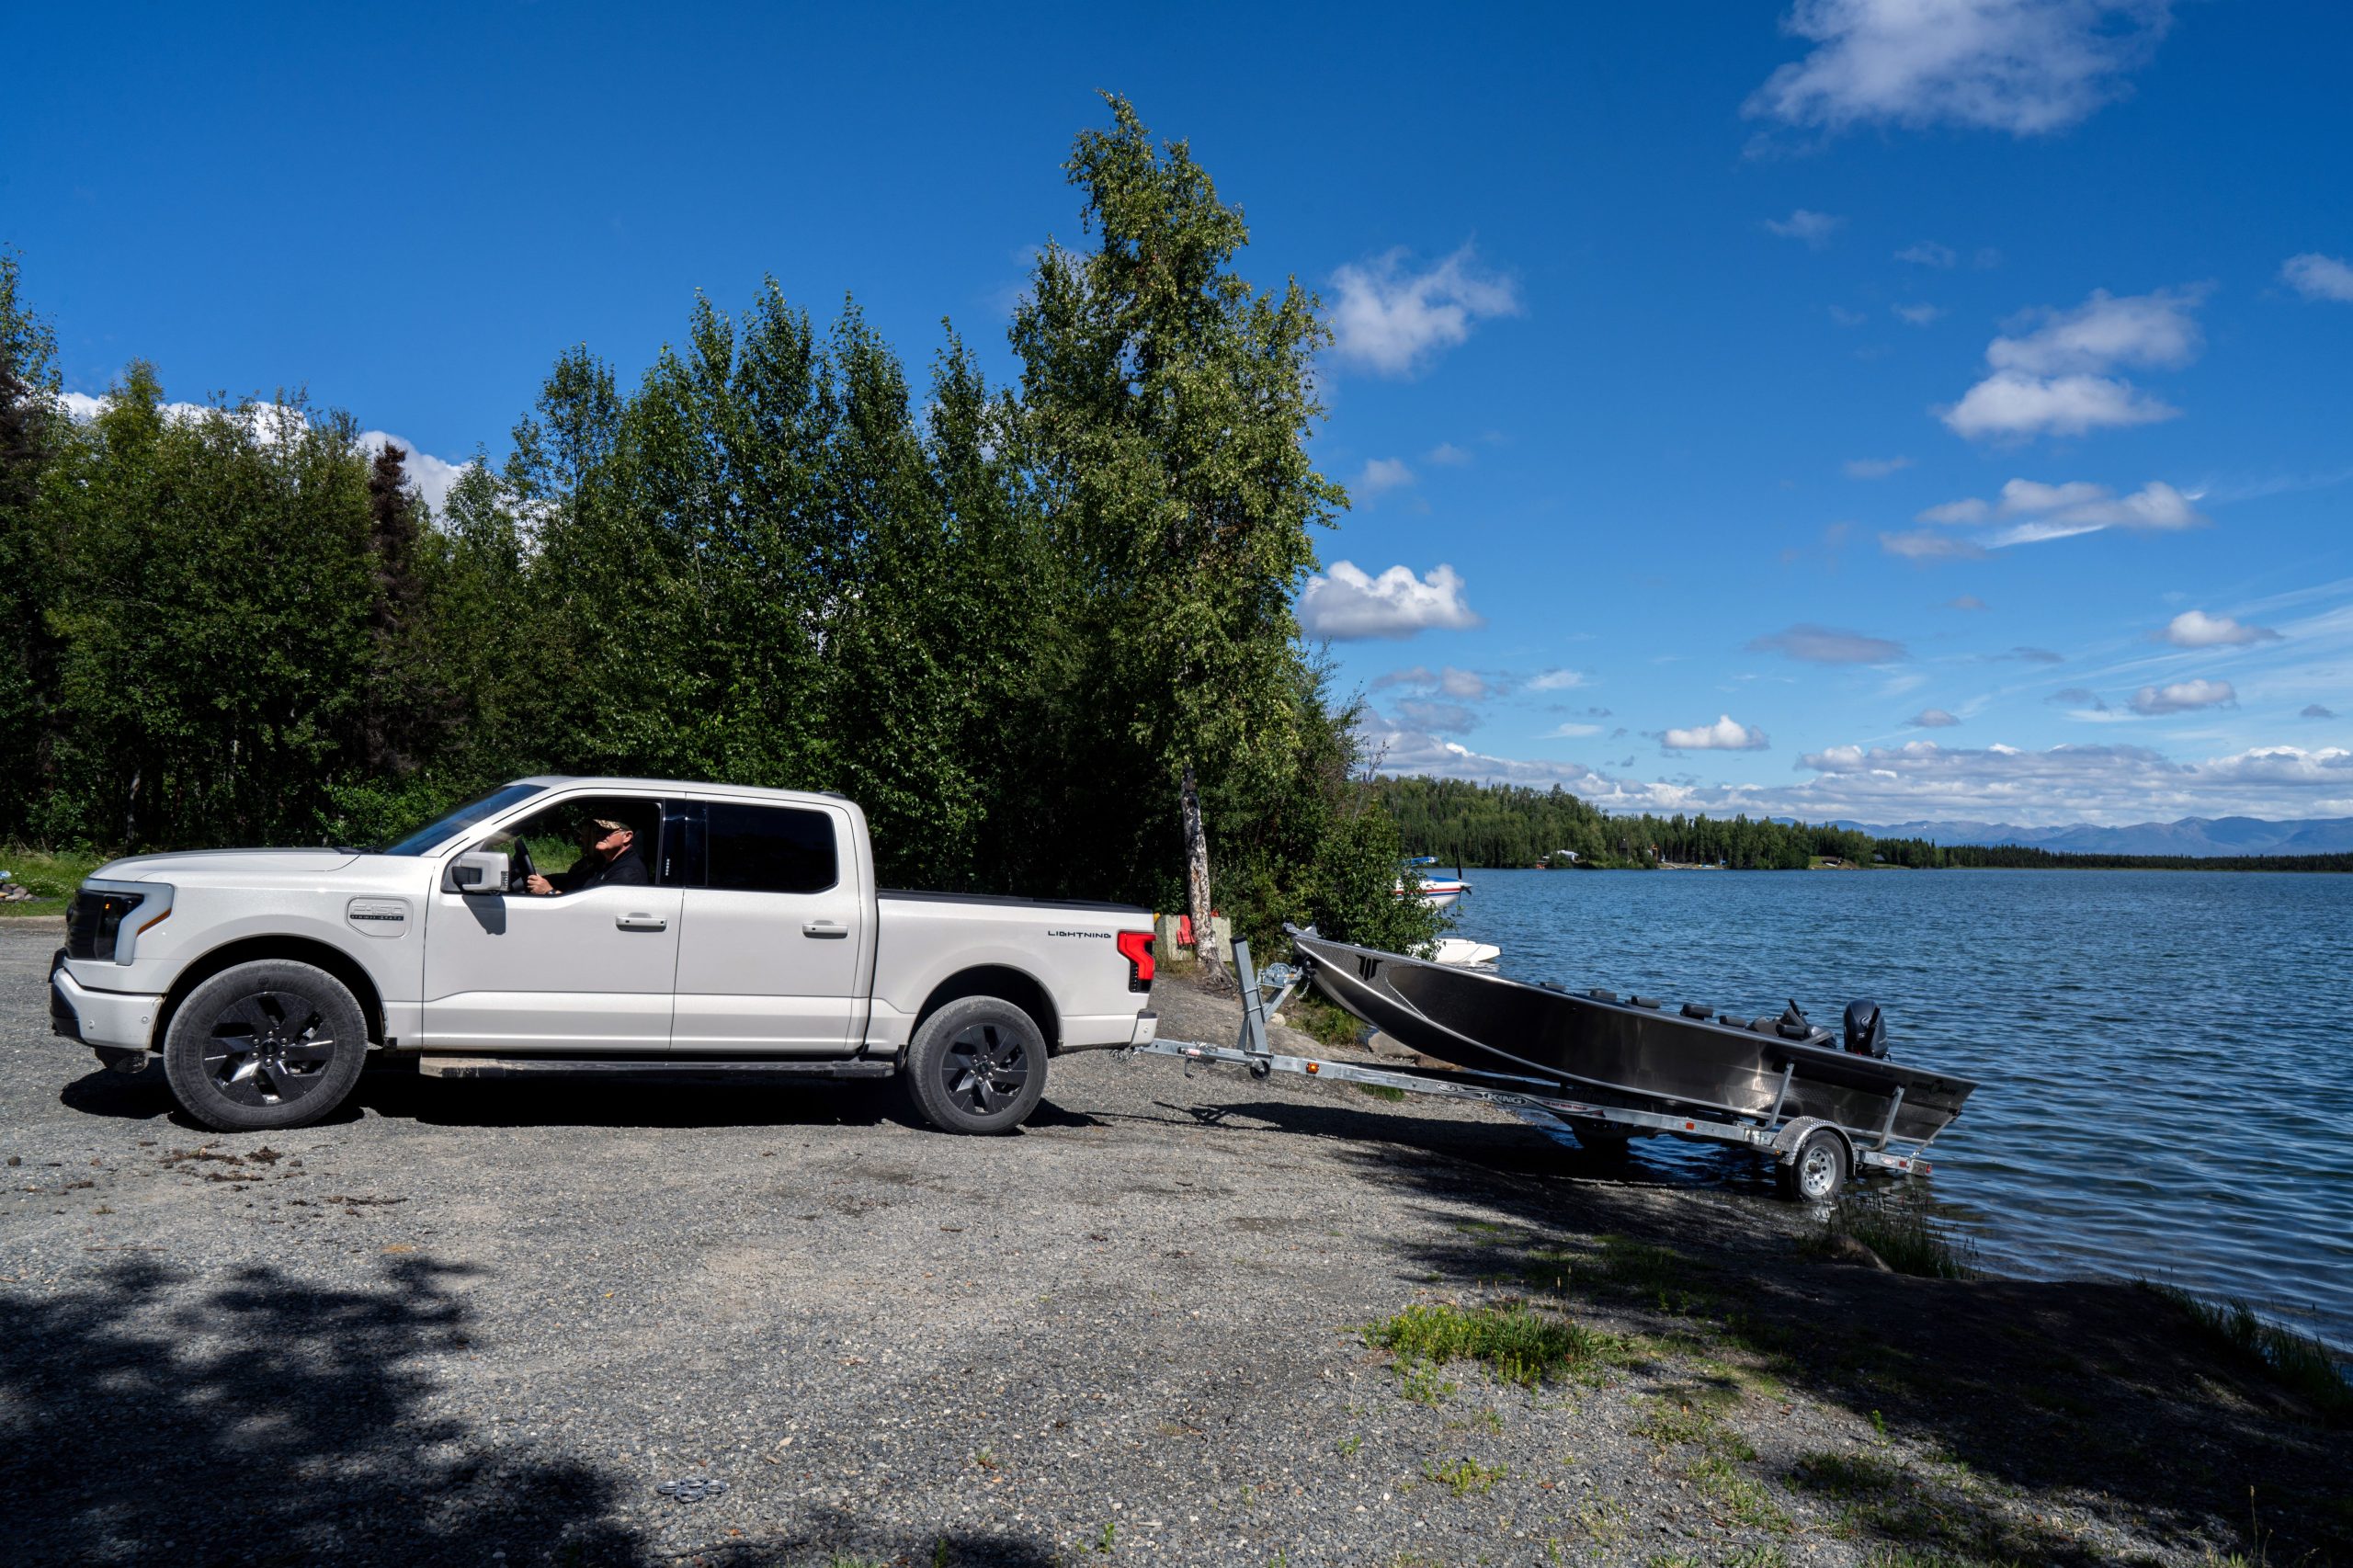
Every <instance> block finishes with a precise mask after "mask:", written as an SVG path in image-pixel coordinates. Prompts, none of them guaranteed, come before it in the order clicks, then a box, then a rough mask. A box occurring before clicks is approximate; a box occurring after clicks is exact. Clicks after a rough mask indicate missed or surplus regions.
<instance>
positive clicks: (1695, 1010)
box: [1683, 1002, 1715, 1019]
mask: <svg viewBox="0 0 2353 1568" xmlns="http://www.w3.org/2000/svg"><path fill="white" fill-rule="evenodd" d="M1714 1010H1715V1009H1714V1008H1712V1007H1711V1006H1708V1005H1707V1004H1706V1003H1705V1002H1686V1003H1684V1004H1683V1016H1684V1017H1687V1018H1701V1019H1704V1018H1706V1017H1707V1016H1708V1015H1709V1014H1710V1013H1711V1012H1713V1011H1714Z"/></svg>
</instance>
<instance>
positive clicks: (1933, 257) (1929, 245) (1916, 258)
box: [1895, 240, 1961, 267]
mask: <svg viewBox="0 0 2353 1568" xmlns="http://www.w3.org/2000/svg"><path fill="white" fill-rule="evenodd" d="M1895 259H1896V260H1898V261H1908V262H1911V263H1912V264H1913V265H1915V267H1950V266H1951V265H1952V264H1953V263H1954V262H1956V261H1959V260H1960V259H1961V257H1959V256H1955V255H1954V254H1953V248H1952V246H1950V245H1940V244H1938V243H1937V242H1936V241H1934V240H1921V241H1918V242H1916V243H1915V244H1908V245H1905V246H1904V248H1903V249H1902V250H1900V251H1897V252H1896V253H1895Z"/></svg>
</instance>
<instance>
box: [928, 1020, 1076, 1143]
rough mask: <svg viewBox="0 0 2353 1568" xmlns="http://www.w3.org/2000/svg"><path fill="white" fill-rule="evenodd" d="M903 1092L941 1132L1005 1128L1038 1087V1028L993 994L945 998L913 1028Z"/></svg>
mask: <svg viewBox="0 0 2353 1568" xmlns="http://www.w3.org/2000/svg"><path fill="white" fill-rule="evenodd" d="M905 1074H906V1080H907V1093H908V1096H909V1097H910V1098H912V1099H913V1100H914V1101H915V1109H916V1110H917V1111H918V1112H919V1113H920V1114H921V1115H922V1117H923V1119H925V1120H926V1121H928V1122H930V1123H931V1124H932V1125H933V1126H934V1127H937V1128H938V1129H940V1130H941V1131H946V1132H977V1133H992V1132H1010V1131H1013V1130H1014V1129H1015V1128H1017V1127H1018V1126H1020V1125H1021V1124H1022V1123H1023V1122H1024V1121H1027V1120H1028V1119H1029V1113H1030V1112H1031V1111H1033V1110H1036V1109H1037V1108H1038V1102H1039V1101H1040V1099H1042V1098H1043V1097H1044V1096H1045V1093H1046V1036H1045V1031H1044V1030H1042V1029H1040V1028H1039V1027H1038V1021H1037V1020H1036V1019H1035V1018H1033V1017H1030V1016H1029V1014H1028V1013H1027V1012H1025V1011H1023V1010H1022V1009H1021V1008H1020V1007H1018V1006H1015V1005H1014V1004H1013V1003H1011V1002H1008V1001H1006V1000H1005V999H1004V998H1003V997H1001V996H966V997H962V998H960V999H959V1000H957V1001H954V1002H949V1003H948V1004H946V1005H945V1006H941V1007H939V1008H938V1009H937V1010H936V1011H934V1012H933V1013H932V1014H931V1015H930V1016H929V1017H926V1018H925V1019H924V1021H923V1022H922V1024H921V1025H919V1026H918V1027H917V1028H916V1029H915V1039H914V1040H913V1041H912V1042H910V1044H909V1046H908V1049H907V1056H906V1062H905Z"/></svg>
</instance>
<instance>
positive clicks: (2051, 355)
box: [1937, 288, 2206, 440]
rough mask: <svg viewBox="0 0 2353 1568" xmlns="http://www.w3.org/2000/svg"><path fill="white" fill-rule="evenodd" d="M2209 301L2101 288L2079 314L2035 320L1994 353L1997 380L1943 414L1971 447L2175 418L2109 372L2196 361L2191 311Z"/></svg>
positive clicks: (2173, 411)
mask: <svg viewBox="0 0 2353 1568" xmlns="http://www.w3.org/2000/svg"><path fill="white" fill-rule="evenodd" d="M2205 297H2206V290H2204V289H2203V288H2189V289H2158V290H2153V291H2151V292H2149V293H2146V294H2129V295H2123V296H2118V295H2113V294H2110V293H2109V292H2108V291H2107V290H2104V289H2102V290H2093V291H2092V295H2091V297H2090V298H2089V299H2088V300H2086V301H2084V303H2083V304H2081V305H2079V306H2077V307H2076V308H2075V309H2074V310H2072V311H2039V312H2029V314H2028V315H2027V317H2026V318H2024V319H2025V321H2027V322H2031V323H2034V324H2035V325H2034V326H2033V330H2031V331H2029V332H2024V333H2022V334H2019V335H2010V334H2005V335H2002V336H1999V337H1996V338H1995V339H1994V341H1993V342H1992V343H1990V344H1988V345H1987V346H1986V348H1985V363H1986V365H1987V367H1988V368H1989V369H1991V371H1992V372H1993V373H1992V374H1990V375H1988V376H1986V377H1985V378H1984V380H1983V381H1979V382H1978V383H1977V384H1976V385H1975V386H1972V387H1971V388H1970V389H1969V390H1968V392H1964V393H1962V394H1961V401H1960V402H1959V403H1954V404H1953V405H1952V406H1951V407H1949V408H1945V409H1940V410H1938V411H1937V412H1938V417H1939V418H1941V419H1943V421H1944V422H1945V424H1946V426H1948V427H1949V428H1950V429H1951V430H1952V431H1953V432H1954V433H1955V434H1956V435H1959V436H1962V437H1967V438H1969V439H1971V440H1982V439H1986V438H2009V439H2023V438H2026V437H2032V436H2039V435H2051V436H2081V435H2084V434H2086V433H2087V432H2089V431H2092V430H2101V429H2112V428H2119V427H2122V426H2132V425H2148V424H2153V423H2154V422H2156V421H2158V420H2163V419H2172V418H2175V417H2177V416H2178V415H2179V414H2180V413H2181V411H2180V410H2179V409H2177V408H2175V407H2172V406H2171V405H2170V404H2167V403H2164V402H2162V401H2160V400H2158V399H2156V398H2153V397H2150V396H2148V395H2146V394H2144V393H2143V392H2140V391H2139V390H2138V389H2137V388H2135V387H2134V386H2133V385H2132V383H2131V382H2130V381H2124V380H2122V379H2120V378H2119V377H2116V376H2113V375H2111V374H2109V372H2110V371H2112V370H2114V369H2117V368H2118V367H2120V366H2134V367H2140V368H2173V367H2177V366H2181V365H2186V364H2188V362H2189V361H2190V360H2192V359H2194V358H2197V357H2198V351H2199V349H2200V347H2201V346H2202V345H2203V342H2204V338H2203V335H2202V334H2201V333H2200V329H2199V325H2198V322H2197V319H2196V318H2195V317H2194V316H2193V315H2191V313H2190V312H2192V311H2194V310H2196V309H2197V308H2198V306H2199V305H2200V303H2201V302H2202V301H2204V299H2205Z"/></svg>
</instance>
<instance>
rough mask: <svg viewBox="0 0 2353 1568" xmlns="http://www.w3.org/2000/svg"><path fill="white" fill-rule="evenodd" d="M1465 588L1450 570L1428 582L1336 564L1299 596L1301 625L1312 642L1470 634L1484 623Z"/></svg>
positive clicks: (1406, 573) (1406, 571)
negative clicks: (1467, 598) (1430, 633)
mask: <svg viewBox="0 0 2353 1568" xmlns="http://www.w3.org/2000/svg"><path fill="white" fill-rule="evenodd" d="M1462 589H1463V582H1462V578H1461V576H1460V575H1459V574H1457V573H1456V572H1455V570H1454V568H1453V567H1451V566H1446V565H1439V566H1437V567H1433V568H1432V569H1431V571H1430V573H1429V574H1428V575H1427V577H1416V576H1415V575H1414V572H1413V569H1412V568H1411V567H1408V566H1392V567H1391V568H1389V570H1387V571H1386V572H1383V573H1381V575H1379V576H1378V577H1375V576H1373V575H1371V574H1369V573H1367V572H1365V571H1364V570H1363V569H1362V568H1360V567H1358V566H1357V565H1356V564H1355V563H1354V562H1347V561H1336V562H1333V563H1332V571H1331V574H1330V575H1329V576H1323V575H1317V576H1313V577H1310V578H1308V580H1307V589H1306V591H1305V592H1304V593H1302V594H1301V595H1300V597H1299V623H1300V626H1301V627H1302V629H1303V630H1304V631H1306V632H1307V633H1308V635H1309V636H1311V637H1328V638H1331V639H1332V640H1333V641H1335V642H1353V641H1355V640H1357V639H1359V638H1366V637H1388V638H1397V639H1402V638H1406V637H1411V636H1413V635H1414V634H1415V632H1417V631H1432V630H1438V631H1468V630H1469V629H1471V628H1472V627H1474V626H1479V625H1483V624H1484V623H1483V620H1482V619H1481V618H1480V617H1479V616H1478V614H1477V613H1476V612H1474V611H1473V610H1472V608H1471V607H1470V605H1468V604H1467V603H1465V602H1464V601H1463V597H1462Z"/></svg>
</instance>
